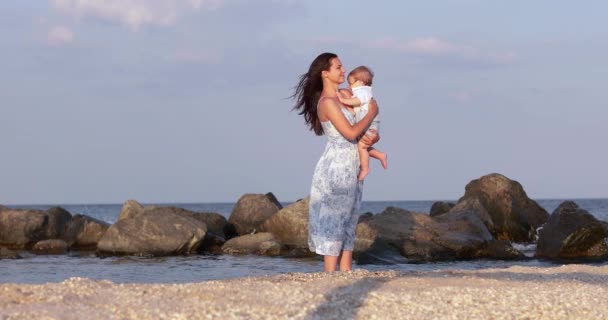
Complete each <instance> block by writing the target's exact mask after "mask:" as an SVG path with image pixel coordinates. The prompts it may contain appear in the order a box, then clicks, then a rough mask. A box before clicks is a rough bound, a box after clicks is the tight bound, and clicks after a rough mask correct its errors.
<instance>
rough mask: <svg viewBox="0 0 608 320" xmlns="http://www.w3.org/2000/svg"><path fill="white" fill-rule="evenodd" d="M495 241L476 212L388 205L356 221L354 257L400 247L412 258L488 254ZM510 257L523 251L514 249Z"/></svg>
mask: <svg viewBox="0 0 608 320" xmlns="http://www.w3.org/2000/svg"><path fill="white" fill-rule="evenodd" d="M494 241H495V239H494V238H493V237H492V235H491V234H490V232H489V231H488V229H487V227H486V226H485V224H484V223H483V221H482V220H481V219H479V217H478V216H477V215H475V214H467V213H453V214H449V215H448V214H444V215H442V216H440V218H437V219H435V218H433V217H430V216H429V215H427V214H424V213H415V212H410V211H407V210H404V209H400V208H395V207H388V208H386V209H385V210H384V211H383V212H382V213H380V214H377V215H374V216H373V217H372V218H371V219H369V220H366V221H363V222H362V223H360V224H359V225H357V240H356V245H355V252H354V255H355V258H356V259H358V260H359V259H363V260H368V259H369V258H370V256H371V257H374V256H376V257H378V256H379V257H383V256H387V254H386V252H391V251H393V252H395V251H398V252H399V253H400V254H401V255H402V256H403V257H405V258H407V259H408V261H409V262H423V261H442V260H456V259H474V258H488V257H491V256H492V253H491V252H489V251H488V250H487V248H489V247H490V245H491V244H492V243H493V242H494ZM512 252H513V253H514V254H513V255H512V256H510V257H511V258H515V257H521V256H522V255H521V254H520V253H519V252H517V250H515V249H513V251H512Z"/></svg>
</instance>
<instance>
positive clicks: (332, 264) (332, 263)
mask: <svg viewBox="0 0 608 320" xmlns="http://www.w3.org/2000/svg"><path fill="white" fill-rule="evenodd" d="M339 258H340V257H334V256H323V262H324V264H325V272H334V271H336V267H337V266H338V259H339Z"/></svg>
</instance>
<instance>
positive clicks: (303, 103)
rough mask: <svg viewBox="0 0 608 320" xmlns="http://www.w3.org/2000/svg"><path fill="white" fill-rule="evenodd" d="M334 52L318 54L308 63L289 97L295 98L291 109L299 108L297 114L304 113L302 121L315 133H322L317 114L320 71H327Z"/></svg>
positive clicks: (320, 88) (321, 89)
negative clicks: (308, 65)
mask: <svg viewBox="0 0 608 320" xmlns="http://www.w3.org/2000/svg"><path fill="white" fill-rule="evenodd" d="M337 57H338V56H337V55H336V54H334V53H329V52H325V53H322V54H320V55H319V56H318V57H316V58H315V60H313V61H312V63H311V64H310V68H308V72H307V73H305V74H303V75H301V76H300V81H299V82H298V85H297V86H295V88H294V89H295V92H294V94H293V95H292V96H291V98H293V99H295V100H296V105H295V106H294V107H293V110H300V112H299V113H298V114H300V115H304V121H305V122H306V124H307V125H308V126H309V127H310V130H312V131H314V132H315V134H316V135H318V136H320V135H323V126H321V121H320V120H319V115H318V114H317V103H318V102H319V97H320V96H321V92H322V91H323V79H322V78H321V71H327V70H329V68H330V67H331V59H333V58H337Z"/></svg>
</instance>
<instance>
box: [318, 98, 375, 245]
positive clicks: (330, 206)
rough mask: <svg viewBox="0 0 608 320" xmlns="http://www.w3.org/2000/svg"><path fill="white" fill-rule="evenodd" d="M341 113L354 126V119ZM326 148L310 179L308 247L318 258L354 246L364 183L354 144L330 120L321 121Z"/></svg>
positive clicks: (348, 113)
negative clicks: (359, 179)
mask: <svg viewBox="0 0 608 320" xmlns="http://www.w3.org/2000/svg"><path fill="white" fill-rule="evenodd" d="M341 109H342V113H344V116H345V117H346V119H347V120H348V122H350V123H351V125H352V124H354V123H355V122H356V117H355V115H353V114H352V113H350V112H349V111H348V110H346V109H345V108H344V107H341ZM321 125H322V126H323V130H324V132H325V135H326V136H327V145H326V146H325V151H324V152H323V155H322V156H321V159H319V162H318V163H317V166H316V168H315V172H314V175H313V178H312V187H311V190H310V206H309V211H308V212H309V217H308V246H309V248H310V250H311V251H313V252H316V253H318V254H320V255H327V256H339V255H340V251H342V250H347V251H352V250H353V249H354V247H355V229H356V227H357V221H358V220H359V214H358V212H359V208H360V207H361V196H362V190H363V182H362V181H361V182H359V181H358V179H357V176H358V175H359V154H358V152H357V141H356V140H353V141H349V140H347V139H346V138H344V137H343V136H342V135H341V134H340V132H338V130H337V129H336V128H335V127H334V126H333V124H332V123H331V122H330V121H323V122H321Z"/></svg>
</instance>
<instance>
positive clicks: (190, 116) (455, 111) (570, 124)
mask: <svg viewBox="0 0 608 320" xmlns="http://www.w3.org/2000/svg"><path fill="white" fill-rule="evenodd" d="M607 11H608V3H606V2H605V1H594V0H590V1H585V2H584V3H583V2H573V1H555V0H553V1H548V0H538V1H519V0H516V1H497V0H496V1H487V0H441V1H439V0H428V1H374V2H371V1H366V2H364V1H353V0H350V1H339V0H335V1H298V0H256V1H246V0H146V1H143V0H88V1H87V0H82V1H78V0H49V1H46V0H40V1H17V0H7V1H1V2H0V70H1V71H2V72H0V147H1V150H2V151H1V153H0V155H1V156H0V204H62V203H63V204H67V203H74V204H79V203H122V202H124V201H125V200H127V199H136V200H138V201H141V202H148V203H160V202H234V201H236V200H237V199H238V198H239V197H240V196H241V195H242V194H244V193H266V192H273V193H274V194H275V195H276V196H277V197H278V199H279V200H280V201H294V200H296V199H299V198H302V197H305V196H306V195H307V194H308V192H309V190H310V183H311V179H312V174H313V171H314V167H315V165H316V162H317V161H318V159H319V157H320V155H321V153H322V151H323V148H324V145H325V138H324V137H318V136H315V135H314V134H313V133H312V132H310V131H308V129H307V127H306V126H305V124H304V119H303V117H302V116H299V115H298V114H297V112H293V111H292V110H291V109H292V107H293V105H294V102H293V100H291V99H289V97H290V96H291V94H292V93H293V87H294V85H295V84H296V82H297V79H298V76H299V75H300V74H302V73H305V72H306V71H307V70H308V67H309V65H310V63H311V62H312V60H313V59H314V58H315V57H316V56H317V55H318V54H320V53H322V52H334V53H336V54H338V55H339V57H340V59H341V61H342V63H343V64H344V66H345V68H346V69H347V71H348V70H349V69H352V68H354V67H356V66H358V65H367V66H369V67H370V68H372V70H373V71H374V73H375V78H374V95H375V97H376V99H377V101H378V104H379V107H380V116H381V119H382V122H381V140H380V142H379V143H378V144H377V145H376V147H377V148H378V149H380V150H383V151H385V152H387V153H388V157H389V168H388V170H383V169H382V168H381V166H380V165H379V164H378V163H377V162H376V161H372V165H371V169H372V171H371V174H370V175H369V176H368V178H367V179H366V181H365V189H364V200H368V201H372V200H442V199H447V200H454V199H458V198H459V197H460V196H462V195H463V193H464V187H465V185H466V184H467V183H468V182H469V181H471V180H473V179H476V178H479V177H481V176H483V175H485V174H489V173H493V172H498V173H502V174H504V175H506V176H507V177H509V178H511V179H513V180H517V181H519V182H520V183H521V184H522V185H523V187H524V189H525V190H526V192H527V193H528V195H529V196H530V197H532V198H535V199H547V198H606V197H608V170H606V164H607V163H608V161H607V160H608V148H606V138H607V137H608V134H607V132H608V131H607V129H606V124H608V108H606V107H607V106H608V102H607V101H608V90H605V88H606V84H607V83H608V67H607V66H606V62H605V59H606V57H607V56H608V24H607V23H606V21H605V12H607Z"/></svg>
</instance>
